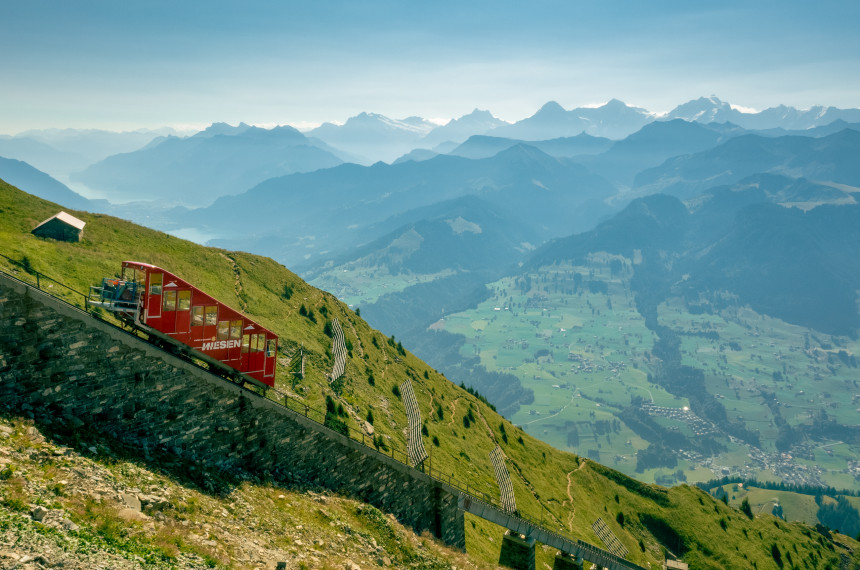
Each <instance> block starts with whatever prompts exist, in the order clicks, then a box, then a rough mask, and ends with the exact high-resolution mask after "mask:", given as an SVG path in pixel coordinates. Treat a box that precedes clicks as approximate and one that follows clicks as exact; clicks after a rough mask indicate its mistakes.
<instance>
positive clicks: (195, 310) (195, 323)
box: [191, 306, 203, 327]
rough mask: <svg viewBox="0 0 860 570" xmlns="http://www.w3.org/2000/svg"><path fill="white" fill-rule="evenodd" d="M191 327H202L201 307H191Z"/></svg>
mask: <svg viewBox="0 0 860 570" xmlns="http://www.w3.org/2000/svg"><path fill="white" fill-rule="evenodd" d="M191 326H192V327H202V326H203V307H202V306H200V307H191Z"/></svg>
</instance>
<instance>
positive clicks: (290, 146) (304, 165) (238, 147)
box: [72, 124, 343, 206]
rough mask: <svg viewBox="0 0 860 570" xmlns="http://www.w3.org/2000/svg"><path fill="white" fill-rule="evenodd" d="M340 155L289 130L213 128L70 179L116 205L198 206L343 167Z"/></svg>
mask: <svg viewBox="0 0 860 570" xmlns="http://www.w3.org/2000/svg"><path fill="white" fill-rule="evenodd" d="M336 152H337V151H335V150H334V149H331V148H330V147H328V146H327V145H326V144H325V143H322V142H321V141H318V140H314V139H312V138H308V137H306V136H305V135H303V134H302V133H300V132H299V131H297V130H296V129H294V128H292V127H288V126H284V127H277V128H273V129H261V128H258V127H250V126H248V125H244V124H241V125H239V126H238V127H230V126H229V125H224V124H214V125H212V126H210V127H209V128H208V129H206V130H204V131H201V132H200V133H197V134H196V135H194V136H192V137H188V138H179V137H173V136H171V137H167V138H162V139H156V140H154V141H152V142H150V143H149V144H148V145H147V146H145V147H143V148H142V149H140V150H138V151H136V152H133V153H125V154H117V155H113V156H110V157H108V158H106V159H104V160H102V161H99V162H97V163H95V164H93V165H91V166H89V167H88V168H87V169H86V170H84V171H83V172H80V173H77V174H74V175H72V180H73V181H77V182H82V183H84V184H86V185H87V186H89V187H92V188H98V189H102V190H108V189H109V190H110V192H111V193H112V196H114V201H117V202H132V201H157V202H160V203H164V204H167V205H169V206H176V205H188V206H200V205H207V204H210V203H211V202H213V201H214V200H215V199H216V198H217V197H218V196H223V195H225V194H239V193H241V192H243V191H245V190H247V189H248V188H251V187H252V186H254V185H256V184H258V183H259V182H262V181H263V180H266V179H269V178H273V177H276V176H281V175H283V174H289V173H292V172H308V171H312V170H317V169H319V168H330V167H332V166H336V165H338V164H341V163H342V162H343V160H342V159H341V158H339V157H338V156H336V154H335V153H336Z"/></svg>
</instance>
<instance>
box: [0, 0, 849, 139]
mask: <svg viewBox="0 0 860 570" xmlns="http://www.w3.org/2000/svg"><path fill="white" fill-rule="evenodd" d="M858 22H860V2H856V1H855V0H840V1H829V0H825V1H819V2H815V3H813V2H810V1H808V0H806V1H803V2H796V1H793V0H782V1H773V2H770V1H768V2H755V1H752V0H746V1H729V2H709V3H705V2H701V1H698V0H683V1H671V2H670V1H645V0H599V1H577V0H567V1H540V0H538V1H535V0H532V1H530V2H522V1H517V2H513V1H506V0H494V1H468V0H467V1H465V2H463V1H462V0H459V1H456V2H450V1H447V0H437V1H435V2H421V3H419V2H412V1H406V0H404V1H394V0H370V1H360V0H351V1H325V0H316V1H307V0H305V1H302V2H292V1H268V2H254V1H243V2H238V1H236V2H234V1H219V0H207V1H205V2H203V1H200V2H192V1H177V0H170V1H160V0H140V1H138V2H129V1H117V0H106V1H87V0H76V1H67V0H56V1H42V0H23V1H18V2H12V1H6V2H3V3H2V5H0V77H2V89H0V109H2V111H0V133H15V132H19V131H21V130H25V129H29V128H46V127H101V128H113V129H119V128H138V127H158V126H163V125H174V126H183V125H187V126H194V127H199V126H203V125H206V124H209V123H211V122H214V121H225V122H229V123H232V124H235V123H238V122H239V121H245V122H247V123H254V124H266V125H273V124H287V123H289V124H294V125H300V124H309V123H311V124H316V123H320V122H323V121H338V122H340V121H344V120H346V119H347V118H348V117H350V116H353V115H355V114H357V113H360V112H362V111H369V112H377V113H382V114H384V115H387V116H389V117H393V118H404V117H407V116H410V115H420V116H423V117H427V118H452V117H459V116H461V115H464V114H466V113H468V112H470V111H471V110H472V109H474V108H476V107H477V108H481V109H487V110H489V111H491V112H492V113H493V114H495V115H496V116H498V117H501V118H502V119H505V120H508V121H515V120H519V119H522V118H524V117H526V116H529V115H531V114H533V113H534V112H535V111H536V110H537V109H538V108H539V107H540V106H541V105H542V104H543V103H545V102H547V101H549V100H555V101H558V102H559V103H560V104H561V105H562V106H564V107H565V108H568V109H570V108H573V107H576V106H581V105H588V104H596V103H603V102H605V101H607V100H608V99H610V98H613V97H615V98H618V99H621V100H622V101H625V102H627V103H628V104H632V105H636V106H640V107H645V108H647V109H649V110H651V111H657V112H660V111H668V110H670V109H672V108H673V107H675V106H676V105H678V104H680V103H683V102H686V101H688V100H690V99H693V98H697V97H699V96H703V95H704V96H708V95H711V94H714V95H717V96H718V97H720V98H721V99H723V100H724V101H728V102H730V103H732V104H735V105H739V106H743V107H752V108H757V109H763V108H766V107H769V106H774V105H777V104H780V103H784V104H787V105H793V106H796V107H800V108H808V107H810V106H812V105H816V104H821V105H834V106H837V107H860V34H858V32H857V26H858Z"/></svg>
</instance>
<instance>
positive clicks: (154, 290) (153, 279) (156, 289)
mask: <svg viewBox="0 0 860 570" xmlns="http://www.w3.org/2000/svg"><path fill="white" fill-rule="evenodd" d="M163 279H164V273H150V274H149V294H150V295H161V283H162V281H163Z"/></svg>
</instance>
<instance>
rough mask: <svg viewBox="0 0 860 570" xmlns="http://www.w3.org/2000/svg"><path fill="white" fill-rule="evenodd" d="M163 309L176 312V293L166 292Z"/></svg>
mask: <svg viewBox="0 0 860 570" xmlns="http://www.w3.org/2000/svg"><path fill="white" fill-rule="evenodd" d="M162 309H163V310H165V311H175V310H176V291H165V292H164V297H163V302H162Z"/></svg>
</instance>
